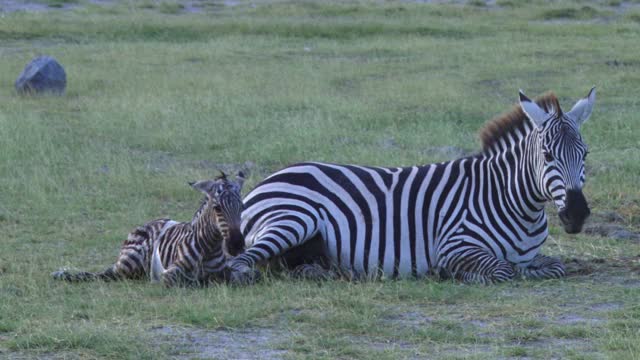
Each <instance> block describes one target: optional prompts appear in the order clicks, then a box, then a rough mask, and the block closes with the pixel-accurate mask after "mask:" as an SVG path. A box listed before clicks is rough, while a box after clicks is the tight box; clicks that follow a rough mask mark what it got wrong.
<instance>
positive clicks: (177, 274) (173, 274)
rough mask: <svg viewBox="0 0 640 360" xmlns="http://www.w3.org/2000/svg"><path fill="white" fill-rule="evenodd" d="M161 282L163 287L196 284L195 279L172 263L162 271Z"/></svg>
mask: <svg viewBox="0 0 640 360" xmlns="http://www.w3.org/2000/svg"><path fill="white" fill-rule="evenodd" d="M162 283H163V284H164V286H165V287H167V288H171V287H174V286H192V285H197V283H198V282H197V281H196V280H195V279H193V278H192V277H190V276H188V275H187V272H186V271H185V270H184V269H183V268H182V267H180V266H178V265H176V264H172V265H171V266H169V268H168V269H167V270H165V271H164V272H162Z"/></svg>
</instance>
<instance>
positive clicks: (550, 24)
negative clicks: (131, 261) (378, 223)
mask: <svg viewBox="0 0 640 360" xmlns="http://www.w3.org/2000/svg"><path fill="white" fill-rule="evenodd" d="M46 3H51V4H63V3H65V4H70V5H73V6H72V7H71V8H70V9H65V10H60V9H52V10H50V11H48V12H13V13H3V17H2V20H1V21H0V60H1V61H0V84H4V86H2V87H0V104H1V105H0V146H1V150H2V151H0V188H1V189H2V190H1V191H0V233H1V234H2V237H1V240H0V357H12V356H13V357H16V356H18V357H19V356H23V357H32V358H38V357H46V356H51V355H52V354H56V355H57V356H59V357H69V358H113V359H119V358H122V357H127V358H154V359H155V358H170V357H172V356H175V355H185V356H189V355H188V351H190V349H191V351H195V353H192V355H194V354H195V355H194V356H199V355H198V353H199V352H202V351H203V350H202V347H198V346H200V345H198V341H197V337H198V336H201V334H202V333H201V332H200V331H203V332H204V333H206V334H210V336H211V338H212V339H214V340H215V341H219V342H214V345H213V346H214V347H215V346H216V345H215V344H227V345H225V346H226V347H228V348H229V349H231V350H233V348H234V347H233V346H232V345H231V343H224V341H225V340H224V339H225V338H229V337H230V338H233V339H237V340H236V341H237V342H241V343H243V345H244V346H246V347H247V349H248V350H247V349H245V350H242V351H245V352H244V353H242V352H240V353H238V352H236V353H233V352H231V353H229V354H227V355H219V353H218V355H219V357H220V356H222V357H224V356H228V357H229V358H234V357H236V358H237V357H243V356H244V357H250V356H254V357H256V356H258V355H260V354H262V355H265V354H266V353H264V351H267V349H271V350H269V351H280V352H278V353H277V354H279V355H277V356H276V357H281V356H284V357H287V358H295V359H306V358H310V359H311V358H313V359H316V358H323V359H334V358H379V359H398V358H446V359H452V358H454V359H494V358H497V357H504V358H509V357H513V358H517V357H528V358H541V359H546V358H569V359H592V358H594V359H599V358H620V359H633V358H637V357H638V356H640V355H639V354H640V345H639V344H640V342H638V341H637V340H638V337H639V336H640V325H639V324H640V320H639V319H640V315H639V314H640V311H638V305H637V299H638V297H639V295H640V287H639V286H638V285H639V284H640V274H639V271H638V269H640V263H639V260H638V257H637V256H638V254H640V246H639V244H637V243H633V242H628V241H619V240H613V239H607V238H600V237H590V236H587V235H585V234H580V235H577V236H569V235H566V234H564V233H563V232H562V230H561V229H560V228H559V227H558V226H557V220H556V219H555V218H553V216H552V218H553V219H552V221H553V224H552V229H551V233H552V236H553V237H552V238H551V239H550V240H549V241H548V243H547V244H546V245H545V247H544V250H543V251H544V252H545V253H548V254H553V255H559V256H563V257H565V258H567V259H570V258H579V259H594V258H601V259H604V263H599V262H594V263H593V268H594V270H595V271H594V272H591V273H589V272H583V273H582V275H578V276H574V277H571V278H568V279H565V280H560V281H542V282H514V283H511V284H503V285H497V286H490V287H482V286H465V285H461V284H455V283H450V282H443V283H437V282H434V281H386V282H372V283H370V282H364V283H348V282H344V281H336V282H329V283H323V284H320V285H318V284H315V283H311V282H298V281H293V280H290V279H287V278H280V277H268V278H267V279H266V281H265V282H264V283H262V284H259V285H257V286H255V287H249V288H230V287H226V286H218V287H213V288H210V289H171V290H166V289H163V288H159V287H156V286H153V285H151V284H148V283H147V282H123V283H94V284H79V285H69V284H64V283H57V282H54V281H52V280H51V279H50V277H49V273H50V272H51V271H54V270H56V269H58V268H60V267H63V266H69V267H75V268H79V269H87V270H99V269H101V268H103V267H106V266H107V265H109V264H110V263H111V262H112V261H113V260H114V259H115V256H116V255H117V253H118V250H119V246H120V244H121V242H122V240H124V238H125V236H126V234H127V233H128V231H129V230H131V228H133V227H135V226H137V225H139V224H142V223H144V222H145V221H147V220H150V219H153V218H157V217H162V216H170V217H172V218H174V219H178V220H186V219H189V218H190V217H191V215H192V213H193V211H195V209H196V206H197V204H198V200H199V195H198V194H197V193H196V192H194V191H192V190H191V189H190V188H189V187H188V186H187V185H186V183H187V181H191V180H196V179H204V178H208V177H211V176H213V175H215V174H216V173H217V169H218V168H221V169H224V170H228V171H230V170H236V169H239V168H241V167H248V168H249V170H250V178H249V181H248V184H247V187H248V188H250V187H251V186H252V185H254V184H256V183H257V182H258V181H259V180H261V179H262V178H264V177H265V176H266V175H268V174H269V173H270V172H272V171H274V170H276V169H278V168H280V167H282V166H285V165H286V164H289V163H293V162H296V161H302V160H323V161H331V162H339V163H358V164H370V165H389V166H403V165H412V164H420V163H429V162H434V161H441V160H446V159H447V156H446V154H444V153H443V152H441V151H438V149H440V148H441V147H444V146H453V147H456V148H460V149H462V150H463V151H474V150H477V149H479V142H478V141H477V137H476V134H477V131H478V130H479V129H480V128H481V126H482V124H483V123H484V122H485V121H487V120H488V119H490V118H492V117H493V116H495V115H497V114H500V113H502V112H504V111H506V110H508V109H510V107H511V106H512V104H513V103H514V102H515V101H516V99H517V91H518V89H519V88H522V89H524V90H525V92H526V93H527V94H529V95H531V96H535V95H537V94H540V93H542V92H544V91H546V90H554V91H555V92H556V93H557V94H558V96H559V97H560V99H561V103H562V104H563V105H564V106H565V107H569V106H571V105H572V104H573V103H574V102H575V100H576V99H577V98H579V97H582V96H584V95H586V93H587V91H588V90H589V89H590V88H591V86H593V85H596V86H597V91H598V99H597V101H596V107H595V110H594V114H593V116H592V119H591V120H589V122H588V123H587V124H585V125H584V129H583V136H584V138H585V141H586V142H587V143H588V144H589V147H590V152H591V154H590V155H589V158H588V160H587V173H588V174H587V176H588V181H587V186H586V188H585V193H586V196H587V197H588V199H589V202H590V204H591V206H592V208H593V211H594V213H598V212H603V211H615V212H617V213H618V214H620V215H621V216H622V218H623V219H624V220H623V222H622V225H623V226H626V227H628V228H630V229H631V230H635V231H638V230H639V228H640V191H639V190H638V174H640V165H639V164H640V152H639V151H638V148H639V147H640V141H639V140H638V139H639V137H638V134H640V122H638V121H637V115H636V114H637V113H638V111H640V104H639V103H638V101H637V96H636V90H637V84H638V81H640V62H638V60H637V59H638V58H639V57H640V50H639V49H638V47H637V46H636V42H637V39H638V37H639V35H640V25H639V24H638V16H637V10H633V9H630V10H628V11H627V12H620V13H618V12H616V11H614V9H613V8H612V7H611V6H610V5H611V2H609V5H607V4H605V3H602V2H600V3H597V2H588V1H579V2H578V1H576V2H564V3H562V4H559V3H556V4H551V5H549V4H548V3H546V2H542V1H537V2H533V3H531V2H525V1H516V0H511V1H499V2H497V6H479V5H480V2H476V1H471V2H468V3H467V4H464V5H460V4H418V3H411V2H385V3H379V2H363V1H349V2H320V1H318V2H316V1H301V2H293V1H265V2H258V3H256V6H251V4H250V3H249V2H239V3H238V4H237V5H235V6H224V5H220V4H219V3H215V4H214V3H212V2H203V3H202V4H201V5H202V7H201V9H203V11H204V12H202V13H190V12H188V11H185V10H184V8H183V7H181V4H180V2H175V1H166V2H163V1H148V2H140V3H138V2H120V3H117V4H112V5H104V6H102V5H96V4H90V3H89V2H86V1H47V2H46ZM616 6H617V5H616ZM547 20H551V21H547ZM39 54H50V55H52V56H54V57H56V58H57V59H58V60H59V61H60V62H61V63H62V64H63V65H64V66H65V67H66V70H67V75H68V89H67V93H66V95H64V96H62V97H39V96H36V97H26V98H25V97H20V96H18V95H17V94H16V93H15V91H14V90H13V89H12V88H11V84H12V83H13V81H14V80H15V78H16V76H17V75H18V74H19V72H20V71H21V70H22V68H23V66H24V65H25V64H26V63H27V62H28V61H29V60H30V59H31V58H32V57H34V56H36V55H39ZM159 327H169V328H172V329H181V330H175V331H177V332H178V333H179V334H178V335H175V334H174V335H170V336H164V335H162V334H160V333H159V331H158V330H157V329H158V328H159ZM256 329H267V330H268V331H270V332H267V333H268V334H272V335H269V336H263V338H261V337H260V336H258V335H255V334H256V331H257V330H256ZM267 330H265V331H267ZM180 334H182V335H180ZM184 334H187V335H184ZM194 334H195V335H194ZM198 334H200V335H198ZM189 336H191V337H192V340H188V338H189ZM194 337H195V338H194ZM264 338H266V340H265V339H264ZM185 339H187V340H185ZM193 339H196V340H193ZM216 339H218V340H216ZM214 340H210V341H214ZM180 346H186V348H184V347H180ZM220 346H221V347H223V345H220ZM252 346H253V347H252ZM194 349H195V350H194ZM237 351H240V350H237ZM265 356H266V355H265ZM213 357H215V356H213Z"/></svg>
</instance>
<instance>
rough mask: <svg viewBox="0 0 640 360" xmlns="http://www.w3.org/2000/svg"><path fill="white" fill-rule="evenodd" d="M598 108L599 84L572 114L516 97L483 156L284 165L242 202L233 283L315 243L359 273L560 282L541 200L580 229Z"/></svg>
mask: <svg viewBox="0 0 640 360" xmlns="http://www.w3.org/2000/svg"><path fill="white" fill-rule="evenodd" d="M594 102H595V89H591V91H590V92H589V94H588V96H587V97H586V98H584V99H581V100H579V101H578V102H577V103H576V104H575V105H574V106H573V108H572V109H571V110H570V111H569V112H567V113H564V112H563V111H562V110H561V108H560V105H559V102H558V99H557V98H556V97H555V95H553V94H552V93H548V94H546V95H544V96H542V97H540V98H538V99H537V100H536V101H535V102H534V101H531V100H530V99H529V98H527V97H526V96H525V95H524V94H523V93H522V92H520V101H519V104H518V105H516V107H514V109H513V110H511V111H510V112H508V113H506V114H504V115H502V116H499V117H497V118H496V119H494V120H492V121H490V122H488V123H487V124H486V125H485V127H484V129H483V130H482V132H481V139H482V146H483V149H482V151H481V152H480V153H478V154H476V155H473V156H469V157H465V158H461V159H457V160H453V161H449V162H444V163H439V164H429V165H424V166H412V167H397V168H394V167H391V168H386V167H369V166H360V165H336V164H329V163H311V162H309V163H301V164H296V165H292V166H289V167H287V168H284V169H282V170H280V171H278V172H276V173H275V174H273V175H271V176H269V177H268V178H267V179H265V180H263V181H262V182H261V183H260V184H258V185H257V186H256V187H255V188H254V189H253V190H252V191H251V192H250V193H249V194H248V195H247V196H246V197H245V211H244V212H243V213H242V231H243V235H244V237H245V243H246V246H247V249H246V250H245V252H244V253H242V254H240V255H239V256H237V257H235V258H234V259H231V260H230V261H229V263H228V267H229V269H228V271H229V273H230V278H231V280H232V281H236V282H241V283H250V282H252V281H253V280H254V278H255V277H256V276H257V275H258V274H259V273H258V272H257V270H255V265H256V264H257V263H259V262H263V261H266V260H269V259H271V258H274V257H278V256H281V255H283V254H284V256H285V257H286V256H287V253H288V252H289V250H290V249H292V248H297V249H301V248H304V247H307V246H308V244H311V243H313V244H316V245H314V246H315V248H317V247H318V246H317V245H318V244H319V245H320V252H321V253H322V254H320V255H322V256H324V257H325V258H326V259H328V261H329V263H330V264H331V266H332V267H335V268H337V269H339V270H340V271H342V272H345V273H348V274H354V275H355V276H356V277H358V276H367V277H368V276H373V277H375V276H378V275H380V274H382V275H384V276H385V277H407V276H417V277H421V276H424V275H427V274H429V273H436V274H440V275H444V276H446V277H453V278H455V279H458V280H461V281H463V282H469V283H493V282H500V281H505V280H510V279H513V278H514V277H515V276H516V275H521V276H524V277H529V278H558V277H561V276H564V274H565V270H564V265H563V264H562V263H561V262H560V261H559V260H557V259H555V258H550V257H547V256H545V255H542V254H540V252H539V251H540V247H541V246H542V244H543V243H544V242H545V240H546V239H547V236H548V225H547V215H546V213H545V203H546V202H547V201H553V202H554V203H555V205H556V208H557V210H558V215H559V217H560V220H561V221H562V223H563V226H564V229H565V231H566V232H567V233H577V232H580V231H581V229H582V225H583V223H584V221H585V219H586V218H587V217H588V216H589V213H590V210H589V207H588V205H587V201H586V199H585V197H584V195H583V193H582V187H583V184H584V181H585V176H584V161H585V157H586V154H587V146H586V144H585V143H584V142H583V140H582V136H581V135H580V126H581V125H582V124H583V123H584V122H585V121H586V120H587V119H588V118H589V117H590V115H591V111H592V109H593V105H594ZM306 255H307V258H312V256H309V254H306ZM311 255H316V256H317V255H318V254H311ZM294 260H295V259H294ZM303 266H304V265H303ZM312 272H313V271H312Z"/></svg>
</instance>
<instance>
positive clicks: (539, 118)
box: [520, 90, 551, 127]
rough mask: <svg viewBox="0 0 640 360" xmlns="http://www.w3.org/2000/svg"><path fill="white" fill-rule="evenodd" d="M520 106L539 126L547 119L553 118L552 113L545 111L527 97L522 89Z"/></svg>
mask: <svg viewBox="0 0 640 360" xmlns="http://www.w3.org/2000/svg"><path fill="white" fill-rule="evenodd" d="M520 107H521V108H522V111H524V113H525V115H527V118H529V120H531V122H532V123H533V124H534V125H535V126H537V127H542V125H543V124H544V123H545V121H547V120H549V119H550V118H551V115H550V114H548V113H547V112H546V111H544V109H543V108H541V107H540V106H538V104H536V103H535V102H533V101H531V99H529V98H528V97H526V96H525V94H524V93H523V92H522V90H520Z"/></svg>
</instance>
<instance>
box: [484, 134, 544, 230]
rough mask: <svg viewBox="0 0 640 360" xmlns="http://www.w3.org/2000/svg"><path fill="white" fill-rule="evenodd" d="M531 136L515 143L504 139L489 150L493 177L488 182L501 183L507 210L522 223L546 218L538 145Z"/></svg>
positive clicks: (540, 220) (488, 159)
mask: <svg viewBox="0 0 640 360" xmlns="http://www.w3.org/2000/svg"><path fill="white" fill-rule="evenodd" d="M529 135H530V134H529ZM529 138H530V136H524V137H522V138H520V139H518V140H519V141H514V142H513V143H512V144H508V143H505V142H502V143H499V144H496V145H497V146H495V147H493V148H492V149H491V151H488V152H485V157H486V161H487V162H488V163H489V169H490V171H489V175H490V179H489V180H490V181H486V182H485V184H487V186H491V184H497V185H498V189H500V190H499V192H498V193H499V195H500V196H501V198H502V203H503V204H504V206H505V208H506V210H507V211H508V212H509V213H510V214H511V215H512V216H513V217H515V218H518V220H519V222H520V223H521V224H539V223H541V222H543V221H545V219H546V217H545V216H544V205H545V202H546V201H545V200H544V198H543V197H542V195H541V194H542V192H541V191H540V185H539V183H538V181H537V179H538V172H537V171H536V157H535V156H534V154H535V152H534V151H535V148H534V147H532V145H533V144H532V143H531V142H530V141H529ZM514 140H515V139H514ZM532 226H533V225H532ZM536 226H537V225H536Z"/></svg>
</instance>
